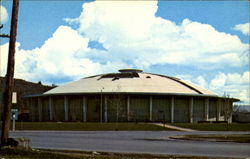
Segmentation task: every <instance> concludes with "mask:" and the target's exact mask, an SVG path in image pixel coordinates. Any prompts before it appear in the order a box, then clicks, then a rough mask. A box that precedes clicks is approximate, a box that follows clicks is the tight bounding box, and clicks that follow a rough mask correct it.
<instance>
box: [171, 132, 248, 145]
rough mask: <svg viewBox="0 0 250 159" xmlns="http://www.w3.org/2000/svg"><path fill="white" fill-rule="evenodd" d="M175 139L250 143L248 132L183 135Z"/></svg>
mask: <svg viewBox="0 0 250 159" xmlns="http://www.w3.org/2000/svg"><path fill="white" fill-rule="evenodd" d="M172 138H175V137H172ZM176 139H186V140H208V141H223V142H239V143H250V134H228V135H225V134H224V135H184V136H180V137H176Z"/></svg>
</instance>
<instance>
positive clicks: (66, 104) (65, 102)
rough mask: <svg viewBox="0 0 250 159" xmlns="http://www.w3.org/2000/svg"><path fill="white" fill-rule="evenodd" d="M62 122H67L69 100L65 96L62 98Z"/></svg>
mask: <svg viewBox="0 0 250 159" xmlns="http://www.w3.org/2000/svg"><path fill="white" fill-rule="evenodd" d="M64 120H65V121H68V120H69V100H68V97H67V96H64Z"/></svg>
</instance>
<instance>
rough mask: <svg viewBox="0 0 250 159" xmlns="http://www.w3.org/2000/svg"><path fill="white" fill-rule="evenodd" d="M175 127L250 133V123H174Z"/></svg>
mask: <svg viewBox="0 0 250 159" xmlns="http://www.w3.org/2000/svg"><path fill="white" fill-rule="evenodd" d="M171 125H174V126H178V127H182V128H189V129H193V130H199V131H250V123H231V124H227V123H174V124H171Z"/></svg>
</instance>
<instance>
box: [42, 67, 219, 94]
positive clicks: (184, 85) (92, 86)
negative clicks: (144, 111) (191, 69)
mask: <svg viewBox="0 0 250 159" xmlns="http://www.w3.org/2000/svg"><path fill="white" fill-rule="evenodd" d="M100 92H102V93H114V92H120V93H137V94H140V93H141V94H176V95H206V96H217V95H216V94H215V93H213V92H211V91H209V90H206V89H204V88H201V87H199V86H196V85H195V84H192V83H188V82H185V81H183V80H181V79H178V78H175V77H169V76H164V75H159V74H152V73H145V72H142V70H137V69H122V70H119V73H108V74H102V75H96V76H90V77H86V78H82V79H80V80H78V81H74V82H71V83H68V84H65V85H62V86H59V87H56V88H54V89H52V90H50V91H47V92H45V93H44V95H55V94H88V93H100Z"/></svg>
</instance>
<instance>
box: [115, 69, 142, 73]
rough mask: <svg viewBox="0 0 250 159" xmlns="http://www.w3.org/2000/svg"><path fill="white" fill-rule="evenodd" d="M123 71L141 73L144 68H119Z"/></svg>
mask: <svg viewBox="0 0 250 159" xmlns="http://www.w3.org/2000/svg"><path fill="white" fill-rule="evenodd" d="M119 72H121V73H140V72H142V70H139V69H121V70H119Z"/></svg>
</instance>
